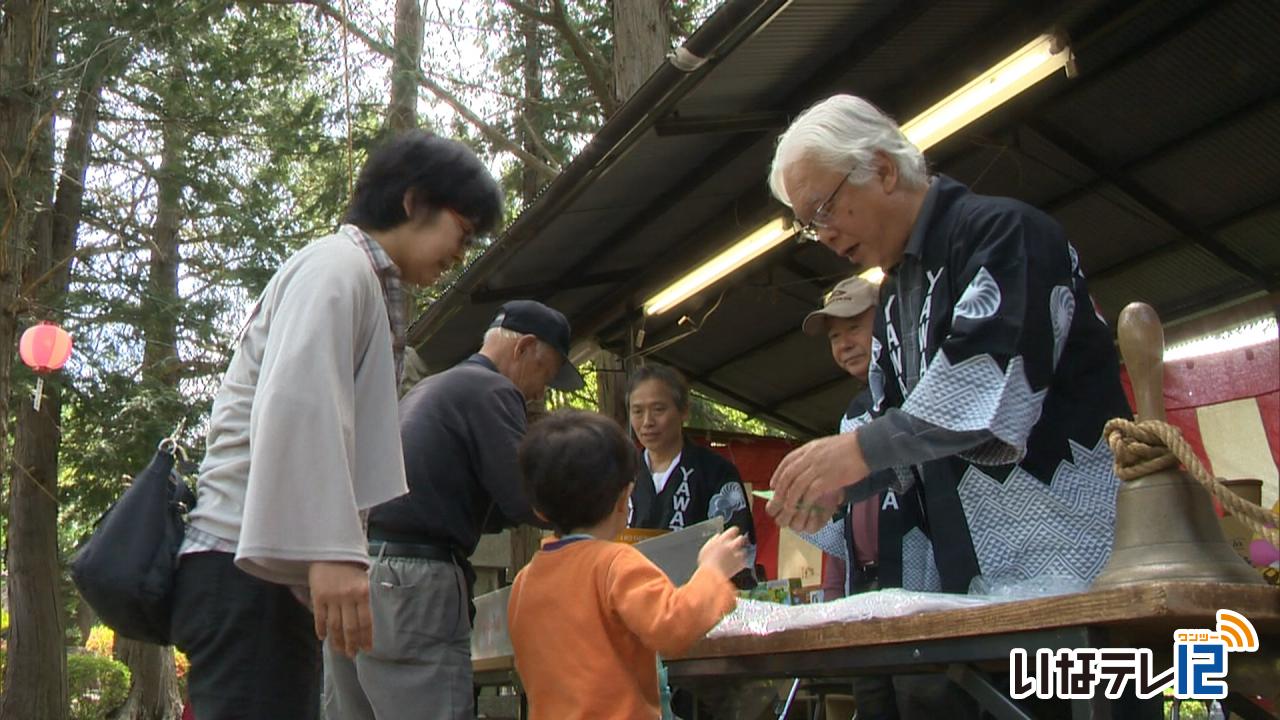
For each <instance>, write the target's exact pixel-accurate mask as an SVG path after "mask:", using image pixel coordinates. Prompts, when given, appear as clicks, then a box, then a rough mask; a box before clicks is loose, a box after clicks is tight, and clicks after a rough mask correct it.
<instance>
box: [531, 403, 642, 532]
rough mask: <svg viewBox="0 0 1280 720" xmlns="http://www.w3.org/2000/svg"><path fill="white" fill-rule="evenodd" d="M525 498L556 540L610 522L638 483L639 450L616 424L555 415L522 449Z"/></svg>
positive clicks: (588, 415) (583, 414)
mask: <svg viewBox="0 0 1280 720" xmlns="http://www.w3.org/2000/svg"><path fill="white" fill-rule="evenodd" d="M520 470H521V472H522V476H523V481H522V482H523V487H524V492H525V496H526V497H528V498H529V500H530V502H531V503H532V505H533V507H534V509H536V510H537V511H538V512H540V513H542V516H543V517H544V518H546V520H547V522H549V523H551V527H552V528H553V529H554V530H555V531H556V533H557V534H560V535H564V534H566V533H568V532H571V531H573V530H579V529H582V528H587V527H591V526H592V525H595V524H597V523H599V522H600V521H601V520H604V519H605V518H606V517H608V515H609V513H610V512H611V511H612V510H613V507H614V504H615V503H617V502H618V497H619V496H620V495H621V494H622V492H623V491H624V490H626V488H627V485H628V484H630V483H631V482H632V481H633V480H634V479H635V474H636V449H635V446H634V445H632V444H631V441H630V440H628V439H627V436H626V434H625V433H623V432H622V428H621V427H619V426H618V423H616V422H614V421H613V420H610V419H609V418H607V417H605V416H604V415H601V414H599V413H594V412H587V411H585V410H557V411H555V412H553V413H551V414H549V415H547V416H546V417H544V418H542V419H540V420H538V421H537V422H536V423H534V424H533V425H532V426H531V427H530V428H529V432H528V434H526V435H525V437H524V441H523V442H521V443H520Z"/></svg>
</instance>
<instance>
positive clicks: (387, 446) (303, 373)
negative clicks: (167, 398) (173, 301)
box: [190, 228, 408, 586]
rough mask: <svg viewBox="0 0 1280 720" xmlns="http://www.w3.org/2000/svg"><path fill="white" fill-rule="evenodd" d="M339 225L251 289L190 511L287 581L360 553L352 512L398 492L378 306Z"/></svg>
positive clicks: (386, 353) (382, 306)
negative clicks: (254, 304)
mask: <svg viewBox="0 0 1280 720" xmlns="http://www.w3.org/2000/svg"><path fill="white" fill-rule="evenodd" d="M343 230H344V231H342V232H339V233H337V234H334V235H330V236H327V237H324V238H321V239H319V240H316V241H315V242H313V243H311V244H310V245H308V246H307V247H305V248H303V249H302V250H300V251H299V252H298V253H296V254H295V255H293V256H292V257H290V258H289V259H288V260H287V261H286V262H285V264H284V265H283V266H282V267H281V268H280V270H279V271H278V272H277V273H276V275H275V276H274V277H273V278H272V279H271V281H270V282H269V283H268V285H267V287H266V289H265V290H264V291H263V294H262V297H261V298H260V299H259V305H258V309H257V312H256V313H255V314H254V316H253V318H252V319H251V320H250V322H249V324H248V326H247V327H246V329H245V331H244V335H243V338H242V341H241V343H240V346H239V348H238V349H237V350H236V352H235V355H234V356H233V357H232V359H231V364H230V366H229V367H228V368H227V372H226V375H224V376H223V379H222V385H221V387H220V388H219V390H218V394H217V397H216V398H215V399H214V403H213V412H212V415H211V417H210V423H209V435H208V447H207V451H206V454H205V458H204V462H203V463H202V465H201V467H200V479H199V482H198V484H197V495H198V501H197V504H196V508H195V510H193V511H192V513H191V516H190V523H191V525H192V526H193V527H195V528H196V529H197V530H200V531H203V532H205V533H209V534H211V535H214V536H216V537H218V538H222V539H224V540H228V541H231V542H234V543H236V548H237V549H236V564H237V565H238V566H239V567H240V568H241V569H243V570H245V571H246V572H249V573H252V574H254V575H257V576H259V577H261V578H263V579H265V580H269V581H272V582H278V583H283V584H288V585H297V586H302V585H306V584H307V567H308V566H309V564H310V563H311V562H314V561H350V562H358V563H367V562H368V548H367V545H366V539H365V534H364V528H363V526H362V523H361V520H360V511H361V510H364V509H367V508H370V507H372V506H374V505H377V504H379V503H382V502H385V501H387V500H390V499H392V498H394V497H397V496H399V495H402V494H404V493H405V492H407V490H408V488H407V487H406V485H405V475H404V459H403V454H402V451H401V446H400V429H399V414H398V410H397V398H396V380H395V361H394V358H393V352H392V338H391V328H390V323H389V320H388V317H387V308H386V302H385V300H384V298H383V293H382V287H381V285H380V283H379V280H378V276H377V274H376V273H375V271H374V269H373V266H372V265H371V264H370V262H369V259H368V257H367V256H366V254H365V252H364V251H363V250H362V249H361V248H360V247H359V245H358V244H357V243H358V238H355V237H353V236H352V235H351V234H350V233H348V232H346V228H344V229H343Z"/></svg>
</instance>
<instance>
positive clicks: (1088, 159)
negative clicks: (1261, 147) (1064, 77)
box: [1027, 120, 1277, 290]
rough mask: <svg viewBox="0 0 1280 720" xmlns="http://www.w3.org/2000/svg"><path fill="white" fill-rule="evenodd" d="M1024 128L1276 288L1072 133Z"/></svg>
mask: <svg viewBox="0 0 1280 720" xmlns="http://www.w3.org/2000/svg"><path fill="white" fill-rule="evenodd" d="M1027 127H1028V129H1030V130H1031V131H1032V132H1034V133H1036V134H1037V135H1039V136H1040V137H1041V138H1043V139H1044V140H1046V141H1047V142H1049V143H1051V144H1053V145H1055V146H1056V147H1057V148H1058V149H1059V150H1061V151H1062V152H1064V153H1066V154H1067V155H1068V156H1069V157H1071V158H1072V159H1073V160H1074V161H1075V162H1077V163H1079V164H1081V165H1083V166H1085V167H1087V168H1089V170H1090V171H1091V172H1093V173H1094V174H1096V175H1098V176H1100V177H1102V178H1103V179H1105V180H1106V181H1107V182H1109V183H1111V184H1112V185H1115V186H1116V187H1117V188H1119V189H1120V190H1121V191H1122V192H1124V193H1125V194H1126V195H1128V196H1129V197H1131V198H1133V200H1134V201H1136V202H1137V203H1138V204H1139V205H1141V206H1143V208H1144V209H1145V210H1146V211H1147V212H1149V213H1151V214H1152V215H1153V216H1155V217H1157V218H1159V219H1160V220H1161V222H1164V223H1165V224H1167V225H1168V226H1169V227H1171V228H1173V229H1175V230H1177V231H1178V232H1179V233H1181V234H1182V235H1183V237H1185V238H1186V240H1187V241H1188V242H1191V243H1194V244H1195V245H1198V246H1200V247H1201V248H1203V249H1204V250H1205V251H1206V252H1208V253H1210V254H1212V255H1213V256H1214V257H1216V258H1218V259H1219V260H1221V261H1222V262H1223V264H1225V265H1226V266H1227V267H1229V268H1231V269H1232V270H1234V271H1235V272H1237V273H1239V274H1241V275H1243V276H1244V277H1246V278H1248V279H1249V280H1252V281H1253V282H1254V283H1256V284H1257V285H1258V286H1260V287H1262V288H1263V289H1267V290H1271V289H1275V286H1276V285H1277V280H1276V278H1275V277H1273V276H1272V275H1270V274H1269V273H1266V272H1264V271H1263V270H1261V269H1260V268H1258V267H1255V266H1254V265H1253V264H1252V263H1250V262H1249V261H1248V260H1245V259H1244V258H1242V257H1240V256H1239V255H1237V254H1236V253H1235V251H1233V250H1231V249H1230V248H1228V247H1227V246H1226V245H1224V244H1222V242H1220V241H1219V240H1218V239H1217V238H1215V237H1213V235H1211V234H1210V233H1209V232H1208V231H1206V230H1205V229H1203V228H1201V227H1199V226H1198V225H1196V223H1194V222H1193V221H1192V220H1191V219H1190V218H1188V217H1186V216H1185V215H1183V214H1182V213H1181V212H1179V211H1178V210H1177V209H1175V208H1173V207H1172V206H1170V205H1169V204H1168V203H1166V202H1165V201H1164V200H1161V199H1160V198H1159V197H1157V196H1156V195H1155V193H1153V192H1151V191H1149V190H1147V189H1146V188H1145V187H1143V186H1142V185H1141V184H1140V183H1138V182H1137V181H1136V180H1134V179H1133V178H1132V177H1130V176H1129V175H1127V174H1125V173H1124V172H1123V171H1122V170H1120V169H1118V168H1117V167H1115V166H1114V165H1113V164H1112V163H1110V162H1108V161H1107V160H1105V159H1104V158H1102V157H1100V156H1098V155H1097V154H1095V153H1094V152H1093V151H1092V150H1091V149H1089V148H1088V147H1086V146H1085V144H1084V143H1082V142H1080V141H1078V140H1076V138H1074V137H1073V136H1071V134H1070V133H1068V132H1066V131H1063V130H1061V129H1059V128H1057V127H1055V126H1054V125H1053V124H1052V123H1050V122H1048V121H1045V120H1037V121H1033V122H1031V123H1028V125H1027Z"/></svg>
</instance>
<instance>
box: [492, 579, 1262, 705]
mask: <svg viewBox="0 0 1280 720" xmlns="http://www.w3.org/2000/svg"><path fill="white" fill-rule="evenodd" d="M1219 608H1229V609H1232V610H1235V611H1236V612H1239V613H1241V614H1243V615H1244V616H1245V617H1247V618H1249V620H1250V621H1251V622H1252V623H1253V626H1254V628H1255V629H1257V631H1258V634H1259V637H1260V639H1261V648H1260V650H1259V652H1258V653H1251V654H1250V656H1251V657H1249V658H1247V659H1248V660H1250V661H1251V665H1253V666H1255V667H1259V666H1260V665H1259V661H1260V660H1263V661H1266V662H1270V663H1271V666H1270V667H1271V669H1272V671H1273V672H1274V668H1275V667H1276V665H1275V663H1276V662H1280V660H1277V658H1280V589H1276V588H1273V587H1267V586H1254V585H1222V584H1205V583H1156V584H1151V585H1143V586H1134V587H1123V588H1114V589H1108V590H1098V591H1091V592H1087V593H1080V594H1076V595H1061V596H1057V597H1051V598H1042V599H1037V600H1024V601H1018V602H1009V603H1000V604H995V605H987V606H983V607H976V608H965V609H960V610H942V611H935V612H927V613H919V614H916V615H910V616H906V617H898V618H884V619H872V620H864V621H859V622H852V623H840V624H833V625H824V626H820V627H814V628H806V629H802V630H789V631H783V632H778V633H773V634H770V635H766V636H735V637H721V638H714V639H706V640H702V641H701V642H699V643H698V644H696V645H695V646H694V647H693V649H692V650H691V651H690V652H689V653H688V654H687V655H685V656H684V657H682V658H680V659H679V660H668V661H667V665H668V673H669V675H670V678H671V680H672V681H673V682H677V681H678V682H680V683H681V684H686V683H688V684H694V685H696V684H698V683H699V682H709V681H714V682H723V681H725V680H734V679H752V678H795V677H798V678H829V677H848V676H852V675H859V674H882V673H894V672H932V671H945V672H947V673H948V674H949V675H951V676H952V678H953V679H954V680H955V681H956V682H957V683H959V684H960V685H961V687H963V688H965V690H966V691H968V692H969V693H970V694H972V695H973V696H974V697H975V698H976V699H977V700H978V701H979V702H980V703H981V704H982V705H983V707H984V708H986V709H987V710H989V711H991V712H992V713H993V714H995V715H996V716H997V717H1008V718H1020V717H1026V715H1025V713H1022V712H1021V711H1020V710H1019V709H1018V707H1017V706H1016V705H1015V704H1014V703H1013V702H1011V701H1009V700H1008V698H1006V697H1004V695H1003V694H1002V693H1001V692H999V690H998V689H997V688H995V687H994V686H992V685H991V683H990V682H987V681H986V680H985V678H984V675H983V673H982V671H983V670H984V669H1007V664H1008V658H1009V651H1010V650H1012V649H1015V648H1025V649H1027V650H1028V651H1029V652H1030V653H1032V654H1033V653H1034V650H1035V649H1039V648H1049V649H1060V648H1082V647H1146V648H1150V649H1152V650H1153V652H1154V653H1155V655H1156V657H1157V658H1160V657H1162V656H1167V655H1168V654H1169V653H1170V652H1171V648H1172V645H1173V632H1174V631H1175V630H1177V629H1180V628H1210V629H1211V628H1212V627H1213V625H1214V622H1215V613H1216V612H1217V610H1218V609H1219ZM1242 655H1243V654H1241V653H1233V654H1232V656H1231V661H1230V667H1231V668H1232V669H1233V670H1234V669H1235V668H1236V667H1237V665H1239V664H1242V662H1243V661H1244V660H1245V659H1246V658H1244V657H1243V656H1242ZM1163 667H1168V663H1167V662H1166V663H1165V664H1164V665H1163ZM473 668H474V670H475V675H476V682H477V684H501V685H511V684H516V683H518V678H516V677H515V669H514V664H513V662H512V659H511V658H510V657H503V658H487V659H481V660H476V661H475V662H474V663H473ZM1263 672H1265V670H1263ZM1233 674H1234V672H1233ZM1277 683H1280V680H1278V681H1277ZM1276 686H1277V685H1272V686H1271V687H1276ZM1241 702H1242V699H1241V698H1239V697H1236V698H1234V699H1233V702H1232V703H1231V710H1232V711H1233V712H1235V713H1237V714H1239V715H1241V716H1242V717H1246V718H1254V717H1267V715H1266V714H1265V713H1262V712H1261V711H1260V710H1259V709H1258V708H1257V706H1256V705H1253V704H1252V703H1249V704H1248V705H1247V706H1243V705H1240V703H1241ZM1243 702H1245V703H1247V702H1248V701H1247V700H1243ZM1110 710H1111V708H1110V703H1109V702H1108V701H1107V700H1106V698H1094V699H1092V700H1086V701H1075V704H1074V705H1073V711H1074V714H1075V715H1076V717H1094V718H1107V717H1110V716H1111V713H1110Z"/></svg>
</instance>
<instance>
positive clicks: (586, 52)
mask: <svg viewBox="0 0 1280 720" xmlns="http://www.w3.org/2000/svg"><path fill="white" fill-rule="evenodd" d="M502 2H503V4H505V5H506V6H507V7H509V8H511V9H512V10H515V11H516V12H518V13H520V14H521V15H524V16H525V17H530V18H533V19H534V20H537V21H538V22H540V23H542V24H544V25H547V26H548V27H550V28H553V29H554V30H555V31H556V32H557V33H558V34H559V35H560V37H561V38H563V39H564V41H565V42H566V43H567V44H568V45H569V50H571V51H572V52H573V56H574V57H575V58H577V60H578V62H579V63H580V64H581V65H582V72H583V74H585V75H586V76H587V85H588V86H589V87H590V88H591V93H592V94H593V95H595V96H596V104H597V105H599V106H600V111H601V112H602V113H604V116H605V117H609V116H611V115H613V113H614V111H616V110H617V109H618V101H617V100H616V99H615V98H614V96H613V86H612V85H611V84H610V83H609V75H608V73H607V72H606V71H605V67H604V61H603V60H601V59H600V58H599V56H598V53H597V52H596V51H595V50H593V49H592V48H591V46H590V44H589V43H588V42H587V41H586V40H584V39H583V37H582V36H581V35H580V34H579V33H578V31H577V30H575V29H574V27H573V21H572V20H570V19H569V13H568V11H566V10H565V7H564V2H562V0H552V6H553V8H554V11H553V12H552V13H544V12H541V11H539V10H538V9H536V8H533V7H530V6H529V5H527V4H526V3H523V2H521V1H520V0H502Z"/></svg>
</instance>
